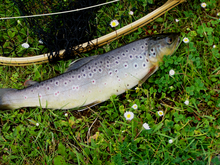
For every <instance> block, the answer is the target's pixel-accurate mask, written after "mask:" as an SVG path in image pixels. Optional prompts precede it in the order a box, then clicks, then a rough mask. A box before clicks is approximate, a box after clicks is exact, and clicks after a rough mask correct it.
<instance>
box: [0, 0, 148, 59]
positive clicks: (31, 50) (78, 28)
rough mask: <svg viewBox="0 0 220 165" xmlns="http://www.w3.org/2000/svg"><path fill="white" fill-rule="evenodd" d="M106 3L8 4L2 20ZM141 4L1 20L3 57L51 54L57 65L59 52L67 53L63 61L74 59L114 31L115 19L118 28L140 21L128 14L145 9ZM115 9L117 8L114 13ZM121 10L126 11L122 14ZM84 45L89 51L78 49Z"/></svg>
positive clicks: (34, 0) (17, 0) (23, 0)
mask: <svg viewBox="0 0 220 165" xmlns="http://www.w3.org/2000/svg"><path fill="white" fill-rule="evenodd" d="M104 2H106V0H5V1H4V2H3V3H2V4H1V5H0V7H1V9H2V10H1V11H0V16H1V18H4V17H16V16H29V15H37V14H45V13H57V12H63V11H70V10H75V9H81V8H85V7H88V6H93V5H97V4H100V3H104ZM142 3H143V1H134V0H128V1H119V2H116V3H111V4H108V5H105V6H101V7H94V8H90V9H85V10H81V11H76V12H69V13H63V14H56V15H49V16H39V17H29V18H15V19H3V20H0V28H1V30H0V36H2V37H1V38H0V53H1V55H2V56H5V57H21V56H22V57H25V56H34V55H39V54H43V53H48V57H49V61H50V62H55V61H57V60H60V56H59V54H60V51H61V50H63V49H64V50H65V51H64V52H65V53H63V56H62V59H70V58H73V57H74V56H75V55H76V54H78V53H80V52H82V51H86V50H85V49H88V50H89V49H90V48H91V47H92V46H93V44H94V43H92V42H90V41H91V40H92V39H95V38H98V37H100V36H103V35H105V34H108V33H109V32H112V31H114V30H115V29H114V28H112V27H110V25H109V23H110V22H111V21H112V20H113V19H114V18H117V19H119V20H120V24H119V27H122V26H124V25H126V24H129V23H131V22H132V21H134V20H136V19H138V18H137V17H130V16H129V11H130V10H132V11H133V12H135V11H136V10H137V6H138V5H139V6H143V5H142ZM140 4H141V5H140ZM112 5H114V7H113V8H112V9H111V6H112ZM121 8H125V10H124V12H120V13H119V12H118V11H122V10H121ZM117 9H118V10H117ZM109 11H111V12H109ZM112 11H113V12H112ZM139 11H140V13H142V15H145V14H146V13H147V12H146V8H144V10H143V9H141V10H139ZM143 11H145V12H143ZM122 22H123V23H122ZM119 27H118V28H119ZM82 43H87V47H86V48H84V49H80V47H76V46H77V45H79V44H82ZM53 52H55V53H53Z"/></svg>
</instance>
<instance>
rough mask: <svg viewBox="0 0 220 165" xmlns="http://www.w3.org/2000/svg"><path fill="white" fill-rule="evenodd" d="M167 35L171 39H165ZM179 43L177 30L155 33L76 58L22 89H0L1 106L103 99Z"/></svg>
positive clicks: (127, 84)
mask: <svg viewBox="0 0 220 165" xmlns="http://www.w3.org/2000/svg"><path fill="white" fill-rule="evenodd" d="M170 38H171V39H172V40H173V41H172V43H169V42H168V41H170ZM178 43H179V40H178V34H166V35H157V36H154V37H148V38H144V39H141V40H138V41H135V42H132V43H130V44H127V45H125V46H123V47H120V48H117V49H115V50H113V51H110V52H108V53H105V54H103V55H99V56H96V57H94V58H91V60H90V59H89V58H88V59H83V61H80V60H79V61H78V62H75V63H73V64H72V66H70V68H72V69H70V70H68V71H67V72H66V73H64V74H62V75H59V76H57V77H54V78H52V79H49V80H46V81H42V82H40V83H36V84H34V85H32V86H30V87H27V88H25V89H22V90H7V91H5V92H1V90H0V109H15V108H20V107H37V106H41V107H43V108H45V107H47V108H54V109H70V108H76V107H82V106H86V105H89V106H90V105H91V104H93V103H100V102H103V101H105V100H107V99H109V98H110V96H112V95H114V94H116V95H119V94H121V93H123V92H125V91H126V90H128V89H131V88H132V87H134V86H136V85H137V84H138V83H139V82H140V81H141V80H142V79H144V78H146V75H147V76H148V77H149V76H150V75H151V74H153V73H154V72H155V71H156V70H157V68H158V63H159V61H161V59H162V56H163V55H169V54H172V53H173V52H174V50H175V48H176V47H177V45H178ZM84 61H86V62H85V63H84ZM77 65H78V66H77ZM76 66H77V68H76ZM152 68H155V69H152ZM148 77H147V78H148Z"/></svg>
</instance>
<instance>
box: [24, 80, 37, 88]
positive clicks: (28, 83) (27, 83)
mask: <svg viewBox="0 0 220 165" xmlns="http://www.w3.org/2000/svg"><path fill="white" fill-rule="evenodd" d="M36 83H39V82H37V81H32V80H26V81H25V82H24V86H25V87H29V86H32V85H34V84H36Z"/></svg>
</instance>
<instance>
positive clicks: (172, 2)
mask: <svg viewBox="0 0 220 165" xmlns="http://www.w3.org/2000/svg"><path fill="white" fill-rule="evenodd" d="M184 1H186V0H168V1H167V2H166V3H165V4H164V5H162V6H161V7H159V8H157V9H156V10H154V11H153V12H151V13H149V14H147V15H146V16H144V17H142V18H140V19H138V20H137V21H135V22H133V23H130V24H128V25H126V26H124V27H122V28H120V29H118V30H117V31H114V32H111V33H109V34H107V35H104V36H102V37H99V38H96V39H94V40H92V41H90V42H89V43H92V45H90V47H89V48H87V46H88V42H87V43H83V44H80V45H78V46H76V48H79V49H78V50H82V49H83V48H86V49H84V50H91V49H92V48H93V47H97V46H102V45H105V44H107V43H108V42H111V41H113V40H115V39H117V38H119V37H121V36H123V35H126V34H129V33H131V32H133V31H135V30H137V29H138V28H140V27H143V26H145V25H146V24H148V23H150V22H152V21H153V20H155V19H156V18H158V17H160V16H161V15H163V14H164V13H165V12H167V11H169V10H170V9H172V8H174V7H175V6H177V5H179V4H180V3H182V2H184ZM82 52H83V51H82ZM64 53H65V50H60V52H59V56H60V57H61V58H62V56H63V54H64ZM53 54H55V52H54V53H53ZM48 61H49V60H48V54H42V55H37V56H33V57H2V56H0V64H1V65H9V66H25V65H32V64H33V63H35V64H41V63H45V62H48Z"/></svg>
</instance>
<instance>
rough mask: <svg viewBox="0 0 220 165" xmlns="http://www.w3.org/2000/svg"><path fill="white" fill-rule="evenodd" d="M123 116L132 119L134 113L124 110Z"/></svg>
mask: <svg viewBox="0 0 220 165" xmlns="http://www.w3.org/2000/svg"><path fill="white" fill-rule="evenodd" d="M124 117H125V119H126V120H132V119H133V118H134V113H133V112H125V113H124Z"/></svg>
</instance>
